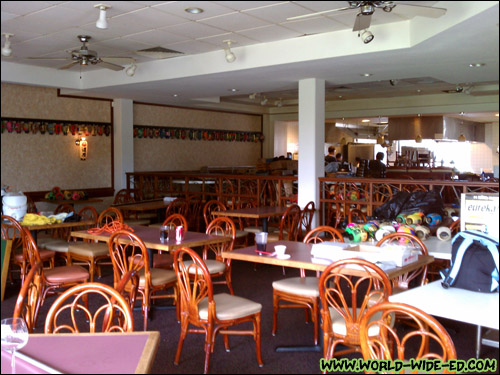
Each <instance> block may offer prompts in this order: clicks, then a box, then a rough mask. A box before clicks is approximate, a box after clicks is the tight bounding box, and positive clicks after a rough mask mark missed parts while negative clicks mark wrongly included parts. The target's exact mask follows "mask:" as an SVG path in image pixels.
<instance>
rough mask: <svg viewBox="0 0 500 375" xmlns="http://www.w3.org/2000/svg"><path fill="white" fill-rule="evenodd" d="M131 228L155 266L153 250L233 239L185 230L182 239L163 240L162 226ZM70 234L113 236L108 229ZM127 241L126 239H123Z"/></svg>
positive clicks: (102, 238) (92, 237) (98, 237)
mask: <svg viewBox="0 0 500 375" xmlns="http://www.w3.org/2000/svg"><path fill="white" fill-rule="evenodd" d="M130 228H131V229H132V230H133V232H134V233H135V234H136V235H137V236H139V237H140V238H141V239H142V241H143V242H144V244H145V245H146V247H147V249H148V256H149V265H150V267H151V268H152V267H153V250H160V251H167V252H171V251H173V250H175V249H177V248H179V247H190V248H193V247H198V246H204V245H209V244H214V243H221V242H229V241H231V240H232V239H231V238H230V237H225V236H216V235H211V234H206V233H201V232H192V231H185V232H184V236H183V239H182V241H176V239H175V238H170V237H169V238H168V239H165V240H164V241H163V242H162V241H161V240H160V228H157V227H149V226H145V225H131V226H130ZM70 235H71V236H72V237H74V238H82V239H87V240H94V241H101V242H108V240H109V237H110V236H111V233H110V232H107V231H101V232H96V231H90V232H89V231H88V230H79V231H72V232H71V233H70ZM123 241H124V242H125V241H126V240H125V239H123Z"/></svg>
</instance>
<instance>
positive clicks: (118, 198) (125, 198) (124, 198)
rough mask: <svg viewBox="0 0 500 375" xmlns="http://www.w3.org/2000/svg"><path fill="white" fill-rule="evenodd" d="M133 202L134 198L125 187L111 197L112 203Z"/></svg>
mask: <svg viewBox="0 0 500 375" xmlns="http://www.w3.org/2000/svg"><path fill="white" fill-rule="evenodd" d="M133 202H135V198H134V197H133V196H132V194H130V192H129V191H128V190H127V189H121V190H119V191H118V192H117V193H116V195H115V198H114V199H113V204H124V203H133Z"/></svg>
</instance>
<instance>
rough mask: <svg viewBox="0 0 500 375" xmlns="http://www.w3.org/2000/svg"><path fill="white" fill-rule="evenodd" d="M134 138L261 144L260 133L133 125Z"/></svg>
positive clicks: (261, 137) (262, 136) (262, 138)
mask: <svg viewBox="0 0 500 375" xmlns="http://www.w3.org/2000/svg"><path fill="white" fill-rule="evenodd" d="M133 132H134V138H139V139H141V138H162V139H183V140H191V141H202V140H203V141H227V142H259V141H260V142H263V141H264V135H263V134H262V132H245V131H240V130H220V129H199V128H178V127H171V126H168V127H167V126H165V127H164V126H143V125H134V130H133Z"/></svg>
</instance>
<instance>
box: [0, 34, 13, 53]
mask: <svg viewBox="0 0 500 375" xmlns="http://www.w3.org/2000/svg"><path fill="white" fill-rule="evenodd" d="M2 35H3V36H4V37H5V43H4V45H3V47H2V56H5V57H9V56H10V55H12V48H10V40H9V38H10V37H11V36H14V34H10V33H2Z"/></svg>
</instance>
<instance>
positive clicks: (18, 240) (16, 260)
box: [1, 215, 55, 283]
mask: <svg viewBox="0 0 500 375" xmlns="http://www.w3.org/2000/svg"><path fill="white" fill-rule="evenodd" d="M1 227H2V240H11V241H12V245H11V249H12V250H11V256H10V264H11V265H15V266H18V267H19V268H20V271H21V272H20V278H21V283H24V279H25V277H26V275H27V274H28V272H29V256H28V253H27V252H26V249H25V248H24V247H23V228H22V226H21V224H19V222H18V221H17V220H16V219H14V218H13V217H11V216H7V215H2V225H1ZM54 256H55V253H54V252H53V251H50V250H40V259H41V260H42V262H49V263H50V268H54ZM11 272H12V271H11ZM11 277H12V275H11ZM11 280H12V278H11Z"/></svg>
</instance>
